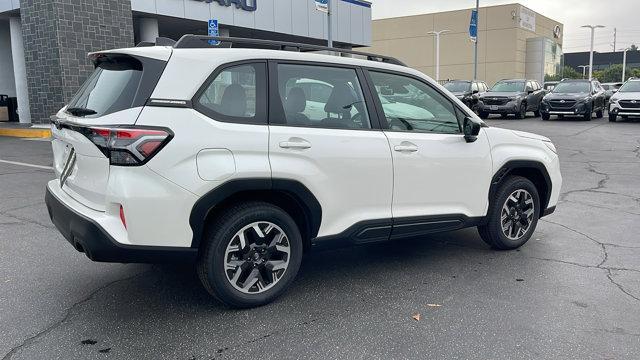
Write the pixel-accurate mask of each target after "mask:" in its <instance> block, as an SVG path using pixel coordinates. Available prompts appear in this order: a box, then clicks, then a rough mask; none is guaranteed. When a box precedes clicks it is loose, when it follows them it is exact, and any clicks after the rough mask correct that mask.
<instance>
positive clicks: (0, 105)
mask: <svg viewBox="0 0 640 360" xmlns="http://www.w3.org/2000/svg"><path fill="white" fill-rule="evenodd" d="M5 121H9V96H8V95H0V122H5Z"/></svg>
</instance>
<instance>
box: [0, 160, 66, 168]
mask: <svg viewBox="0 0 640 360" xmlns="http://www.w3.org/2000/svg"><path fill="white" fill-rule="evenodd" d="M0 163H3V164H10V165H19V166H27V167H32V168H36V169H44V170H53V168H52V167H51V166H43V165H36V164H27V163H23V162H18V161H9V160H2V159H0Z"/></svg>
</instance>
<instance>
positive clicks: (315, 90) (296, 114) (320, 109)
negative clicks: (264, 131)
mask: <svg viewBox="0 0 640 360" xmlns="http://www.w3.org/2000/svg"><path fill="white" fill-rule="evenodd" d="M277 69H278V72H277V77H278V81H277V93H278V95H277V97H276V99H275V100H274V99H273V98H272V101H274V102H275V103H276V104H275V107H276V109H278V110H274V112H275V114H274V116H273V117H274V118H273V119H272V120H273V122H274V123H281V124H286V125H291V126H306V127H321V128H332V129H370V128H371V123H370V121H369V115H368V112H367V106H366V103H365V101H364V95H363V93H362V88H361V85H360V82H359V80H358V75H357V73H356V70H355V69H349V68H337V67H329V66H316V65H296V64H278V66H277ZM272 104H273V103H272Z"/></svg>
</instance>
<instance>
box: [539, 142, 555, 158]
mask: <svg viewBox="0 0 640 360" xmlns="http://www.w3.org/2000/svg"><path fill="white" fill-rule="evenodd" d="M543 142H544V144H545V145H546V146H547V148H548V149H549V150H551V151H553V153H554V154H556V155H558V150H557V149H556V146H555V145H553V143H552V142H551V141H543Z"/></svg>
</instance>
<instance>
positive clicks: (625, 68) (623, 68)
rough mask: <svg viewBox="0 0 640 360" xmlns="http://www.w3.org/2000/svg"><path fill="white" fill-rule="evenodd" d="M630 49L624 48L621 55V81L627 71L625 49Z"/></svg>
mask: <svg viewBox="0 0 640 360" xmlns="http://www.w3.org/2000/svg"><path fill="white" fill-rule="evenodd" d="M629 50H631V48H626V49H624V54H623V55H622V82H624V78H625V75H626V72H627V51H629Z"/></svg>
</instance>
